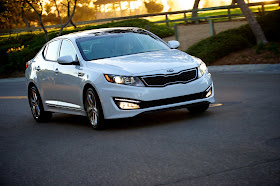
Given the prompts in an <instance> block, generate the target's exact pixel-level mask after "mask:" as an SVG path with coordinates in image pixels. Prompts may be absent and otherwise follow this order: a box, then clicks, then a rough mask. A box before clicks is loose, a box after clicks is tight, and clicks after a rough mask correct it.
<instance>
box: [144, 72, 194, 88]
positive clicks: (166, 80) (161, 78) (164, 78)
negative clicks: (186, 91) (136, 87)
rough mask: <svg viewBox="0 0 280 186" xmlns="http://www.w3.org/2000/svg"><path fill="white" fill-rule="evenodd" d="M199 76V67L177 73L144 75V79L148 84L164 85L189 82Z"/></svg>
mask: <svg viewBox="0 0 280 186" xmlns="http://www.w3.org/2000/svg"><path fill="white" fill-rule="evenodd" d="M196 78H197V68H192V69H188V70H184V71H181V72H178V73H175V74H168V75H166V74H160V75H153V76H143V77H142V80H143V81H144V82H145V84H146V85H147V86H151V87H153V86H154V87H162V86H166V85H169V84H176V83H188V82H190V81H193V80H195V79H196Z"/></svg>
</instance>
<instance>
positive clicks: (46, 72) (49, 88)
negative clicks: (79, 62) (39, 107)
mask: <svg viewBox="0 0 280 186" xmlns="http://www.w3.org/2000/svg"><path fill="white" fill-rule="evenodd" d="M59 45H60V40H55V41H52V42H50V43H48V44H47V45H46V47H45V49H44V51H43V55H42V56H40V57H39V58H38V61H37V60H36V63H35V64H34V65H35V69H36V73H37V78H38V80H37V87H38V89H39V91H40V95H41V97H42V99H43V101H44V102H46V101H48V100H54V99H55V95H56V92H55V90H54V89H53V87H54V64H55V62H56V60H57V57H58V50H59Z"/></svg>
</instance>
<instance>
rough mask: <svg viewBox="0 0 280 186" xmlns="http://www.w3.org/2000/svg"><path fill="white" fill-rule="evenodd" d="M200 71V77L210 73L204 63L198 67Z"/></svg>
mask: <svg viewBox="0 0 280 186" xmlns="http://www.w3.org/2000/svg"><path fill="white" fill-rule="evenodd" d="M198 70H199V72H198V76H199V77H201V76H203V75H204V74H205V73H206V72H207V71H208V69H207V66H206V64H205V63H204V62H202V61H201V63H200V65H199V67H198Z"/></svg>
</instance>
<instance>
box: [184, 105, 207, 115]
mask: <svg viewBox="0 0 280 186" xmlns="http://www.w3.org/2000/svg"><path fill="white" fill-rule="evenodd" d="M208 108H209V103H205V104H199V105H193V106H189V107H187V109H188V110H189V111H190V112H192V113H201V112H204V111H206V110H207V109H208Z"/></svg>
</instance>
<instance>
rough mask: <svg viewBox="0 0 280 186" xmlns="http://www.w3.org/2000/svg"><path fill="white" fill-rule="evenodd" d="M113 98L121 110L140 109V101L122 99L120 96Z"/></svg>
mask: <svg viewBox="0 0 280 186" xmlns="http://www.w3.org/2000/svg"><path fill="white" fill-rule="evenodd" d="M114 100H115V103H116V104H117V106H118V107H119V108H120V109H123V110H130V109H140V105H139V103H141V101H138V100H130V99H122V98H114Z"/></svg>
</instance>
